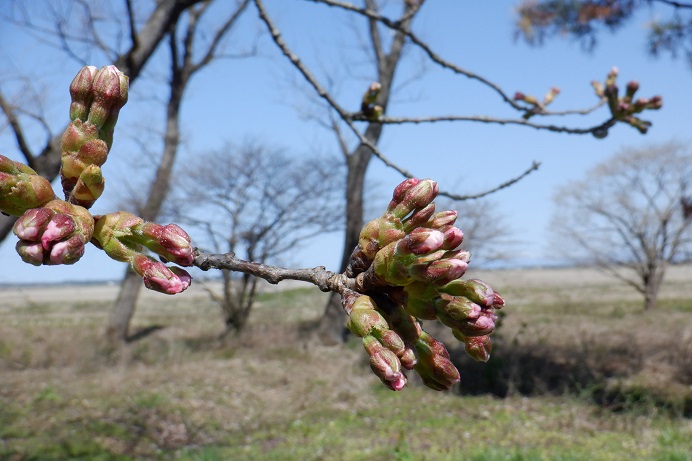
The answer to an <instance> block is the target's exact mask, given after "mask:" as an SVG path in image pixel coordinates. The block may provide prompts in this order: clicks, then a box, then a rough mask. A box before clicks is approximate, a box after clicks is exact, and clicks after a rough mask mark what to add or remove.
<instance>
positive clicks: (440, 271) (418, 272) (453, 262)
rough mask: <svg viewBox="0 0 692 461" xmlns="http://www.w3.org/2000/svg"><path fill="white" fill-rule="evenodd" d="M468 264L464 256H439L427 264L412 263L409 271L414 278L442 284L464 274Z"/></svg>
mask: <svg viewBox="0 0 692 461" xmlns="http://www.w3.org/2000/svg"><path fill="white" fill-rule="evenodd" d="M450 253H454V252H450ZM468 266H469V264H468V261H467V260H465V259H464V258H457V257H449V258H440V259H438V260H437V261H433V262H431V263H429V264H417V265H412V266H411V267H410V269H409V273H410V275H411V278H412V279H414V280H418V281H421V282H426V283H431V284H433V285H438V286H442V285H446V284H447V283H449V282H451V281H452V280H455V279H458V278H459V277H461V276H462V275H464V273H465V272H466V269H467V268H468Z"/></svg>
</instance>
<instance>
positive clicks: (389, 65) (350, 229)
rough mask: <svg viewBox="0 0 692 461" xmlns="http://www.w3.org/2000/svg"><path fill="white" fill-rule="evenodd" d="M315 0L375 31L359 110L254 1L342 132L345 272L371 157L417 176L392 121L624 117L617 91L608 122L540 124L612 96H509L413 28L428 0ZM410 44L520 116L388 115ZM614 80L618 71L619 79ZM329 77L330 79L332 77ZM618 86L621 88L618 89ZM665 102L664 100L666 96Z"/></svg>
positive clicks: (336, 317) (600, 131) (336, 318)
mask: <svg viewBox="0 0 692 461" xmlns="http://www.w3.org/2000/svg"><path fill="white" fill-rule="evenodd" d="M309 1H311V2H314V3H317V4H321V5H324V6H329V7H332V8H336V9H338V10H341V11H343V12H344V13H346V14H351V15H356V17H357V16H360V17H362V18H363V23H362V24H363V27H364V31H366V32H365V33H366V36H367V37H368V45H369V50H368V53H369V56H370V57H371V61H372V63H373V69H372V71H371V72H372V79H373V80H374V81H375V82H376V83H375V84H374V85H373V86H371V87H370V88H369V89H368V91H366V93H365V96H364V98H363V101H362V104H361V106H360V110H358V111H356V112H351V111H348V110H346V109H345V107H347V104H352V102H353V101H350V102H346V103H344V104H341V103H339V102H338V101H337V99H336V97H335V96H334V95H333V94H332V93H330V92H329V91H328V90H327V89H326V88H327V86H326V85H323V84H322V83H321V82H320V81H319V79H318V78H317V77H316V75H315V74H314V72H313V71H312V70H311V69H309V68H308V67H307V66H306V64H305V63H304V61H303V60H302V59H301V58H300V56H299V55H298V54H296V52H294V51H293V50H292V48H291V47H290V46H289V44H288V42H287V40H286V39H284V37H283V35H282V33H281V31H280V30H279V28H278V26H277V25H276V23H275V22H274V21H273V19H272V17H271V16H270V14H269V12H268V10H267V8H266V7H265V5H264V1H263V0H254V3H255V6H256V7H257V10H258V12H259V14H260V18H261V19H262V21H263V22H264V23H265V25H266V27H267V30H268V31H269V33H270V34H271V36H272V39H273V40H274V43H275V44H276V46H277V47H278V48H279V49H280V51H281V53H282V54H283V55H284V56H285V57H286V58H287V59H288V60H289V61H290V63H291V64H292V65H293V66H294V67H295V68H296V70H297V71H298V72H299V74H300V75H301V76H302V77H303V78H304V79H305V81H306V82H307V84H308V85H309V86H310V87H312V89H313V90H314V91H315V93H316V94H317V95H318V96H319V97H320V98H321V100H322V101H323V102H324V103H325V105H326V106H327V107H328V109H329V110H330V111H331V114H332V117H331V118H330V120H332V124H331V127H332V129H333V130H334V132H335V133H336V134H337V139H338V144H339V147H340V150H341V152H342V154H343V157H344V160H345V163H346V167H347V180H346V191H345V194H346V229H345V239H344V243H345V245H344V251H343V255H342V267H341V269H342V270H343V269H344V268H345V265H346V263H347V261H348V260H349V258H350V255H351V252H352V250H353V248H354V247H355V246H356V245H357V243H358V236H359V233H360V229H361V228H362V226H363V203H364V201H363V191H364V187H365V174H366V172H367V169H368V166H369V164H370V161H371V160H372V159H373V158H377V159H379V160H380V161H382V162H383V163H384V164H385V165H387V166H388V167H390V168H393V169H395V170H396V171H398V172H399V173H401V174H402V175H403V176H405V177H412V176H413V174H412V173H410V172H409V171H407V170H406V169H404V168H402V167H401V166H400V165H398V164H397V163H396V162H395V161H394V160H392V159H390V158H389V157H387V156H385V154H384V153H383V152H382V151H381V150H380V149H379V148H378V147H377V144H378V142H379V140H380V138H381V136H382V133H383V129H384V127H385V126H386V125H388V124H397V125H399V124H411V125H419V124H428V123H437V122H461V123H463V122H474V123H491V124H498V125H508V124H513V125H520V126H525V127H529V128H532V129H538V130H546V131H552V132H557V133H571V134H591V135H594V136H596V137H599V138H600V137H604V136H605V135H607V133H608V130H609V129H610V128H611V127H613V126H614V125H615V124H616V123H617V122H618V121H625V119H624V118H623V117H622V115H619V114H618V113H617V110H618V109H617V107H620V106H618V105H617V103H616V102H615V100H616V99H617V97H615V98H614V97H613V96H611V97H610V101H611V102H612V103H613V104H611V105H609V107H610V108H611V114H609V116H606V118H605V120H604V121H603V122H602V123H599V124H597V125H594V126H591V127H586V128H578V127H570V126H565V125H555V124H552V123H540V122H537V121H534V120H536V119H541V118H550V117H556V116H563V115H567V114H573V115H576V114H579V115H587V114H591V113H593V112H594V111H596V110H597V109H599V108H601V107H602V106H604V105H606V100H607V98H606V97H605V95H604V94H602V93H601V94H599V96H600V100H599V102H598V103H597V104H595V105H593V106H591V107H587V108H584V109H577V110H567V111H559V112H557V111H550V110H548V108H547V106H548V105H549V104H550V103H551V101H552V100H553V99H554V97H555V95H556V94H557V91H554V90H551V91H549V92H548V94H547V95H546V97H545V98H544V99H543V100H542V101H539V100H538V99H537V98H534V97H529V96H527V95H524V94H523V93H521V92H517V93H516V94H513V95H510V94H509V93H507V92H506V91H504V90H503V89H502V88H501V87H500V86H499V85H497V84H495V83H493V82H492V81H491V80H489V79H487V78H485V77H483V76H481V75H478V74H476V73H474V72H472V71H470V70H468V69H465V68H463V67H461V66H459V65H457V64H455V63H453V62H450V61H448V60H446V59H444V58H443V57H442V56H440V55H439V54H438V53H436V52H435V51H434V50H433V49H432V48H431V47H430V46H429V45H428V44H427V43H426V42H425V41H424V40H422V39H421V38H419V37H418V35H417V34H416V33H414V32H413V28H412V24H413V21H414V19H415V17H416V15H417V14H418V13H419V12H420V10H421V8H422V7H423V5H424V3H425V1H424V0H407V1H401V2H397V3H396V5H397V6H399V9H398V10H397V8H396V7H393V6H391V5H387V4H386V3H387V2H378V1H377V0H363V1H362V2H360V4H361V5H362V6H359V5H355V4H352V3H348V2H345V1H340V0H309ZM385 10H386V12H387V13H390V12H391V11H392V10H397V11H399V14H398V16H395V17H389V16H388V15H386V14H385ZM406 47H411V48H412V49H415V50H418V51H419V52H420V53H421V54H422V55H423V56H424V57H425V58H426V59H427V60H428V61H429V62H432V63H433V64H434V65H436V66H439V67H441V68H443V69H445V70H447V71H449V72H452V73H453V74H455V75H457V76H461V77H465V78H467V79H470V80H472V81H473V82H476V83H478V84H479V85H481V86H483V87H485V88H488V89H490V90H491V91H492V92H493V93H494V94H496V95H497V96H498V97H499V98H500V100H502V101H503V102H504V103H505V104H507V105H508V106H509V107H510V108H511V109H512V110H513V111H515V113H516V114H517V116H516V117H514V118H512V117H510V118H505V117H494V116H489V115H458V114H454V115H442V116H440V115H433V116H423V117H390V116H388V115H387V108H388V106H389V105H390V103H391V96H392V93H393V91H394V88H395V87H394V83H395V80H396V79H395V77H396V76H397V69H398V68H399V66H400V65H401V63H402V60H403V57H404V56H405V53H403V51H404V49H405V48H406ZM613 78H614V77H613ZM327 81H329V77H327ZM612 88H614V89H615V90H614V92H611V94H616V93H617V89H616V88H615V87H614V86H612V85H611V89H612ZM659 101H660V99H659ZM628 120H629V121H628V122H627V123H630V122H631V123H630V124H632V125H633V126H635V123H639V122H640V120H638V119H636V118H634V119H628ZM647 127H648V124H647V122H644V123H643V124H640V125H639V127H638V129H640V131H641V132H642V133H643V132H646V128H647ZM538 167H539V163H537V162H533V164H531V165H530V166H529V167H528V168H527V169H526V170H525V171H523V172H521V173H519V174H518V175H517V176H516V177H514V178H510V179H508V180H506V181H504V182H502V183H500V184H498V185H497V186H495V187H492V188H490V189H488V190H486V191H479V192H477V193H474V194H468V195H462V194H455V193H452V192H449V191H441V193H440V195H442V196H447V197H449V198H452V199H454V200H467V199H471V198H480V197H484V196H486V195H489V194H492V193H494V192H496V191H498V190H501V189H504V188H506V187H510V186H511V185H513V184H515V183H516V182H517V181H519V180H521V179H522V178H524V177H525V176H527V175H528V174H530V173H532V172H534V171H536V170H537V169H538ZM322 326H323V331H324V333H325V334H324V335H323V337H326V336H327V335H329V336H331V337H332V338H334V339H337V338H340V337H341V334H342V332H343V313H342V309H341V306H340V304H339V298H338V296H332V297H331V298H330V301H329V303H328V305H327V307H326V309H325V315H324V318H323V322H322Z"/></svg>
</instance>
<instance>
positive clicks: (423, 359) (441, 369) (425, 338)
mask: <svg viewBox="0 0 692 461" xmlns="http://www.w3.org/2000/svg"><path fill="white" fill-rule="evenodd" d="M414 347H415V351H416V355H417V356H418V362H417V363H416V366H415V367H414V368H413V369H414V370H415V371H416V372H417V373H418V374H419V375H420V377H421V379H422V380H423V383H424V384H425V385H426V386H428V387H429V388H431V389H435V390H438V391H442V390H448V389H449V388H450V387H451V386H452V385H453V384H454V383H457V382H459V380H460V376H459V371H458V370H457V369H456V367H455V366H454V365H453V364H452V362H451V361H450V360H449V353H448V352H447V349H446V348H445V346H444V344H442V343H441V342H439V341H437V340H436V339H434V338H433V337H432V336H430V335H428V334H427V333H425V332H423V333H422V334H421V336H420V338H419V339H418V340H417V341H416V342H415V344H414Z"/></svg>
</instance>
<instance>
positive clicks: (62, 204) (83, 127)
mask: <svg viewBox="0 0 692 461" xmlns="http://www.w3.org/2000/svg"><path fill="white" fill-rule="evenodd" d="M127 94H128V79H127V77H126V76H125V75H123V74H122V73H121V72H120V71H119V70H118V69H117V68H116V67H115V66H106V67H103V68H101V69H100V70H99V69H97V68H96V67H93V66H87V67H84V68H83V69H82V70H81V71H80V72H79V73H78V74H77V76H76V77H75V78H74V80H73V81H72V84H71V85H70V95H71V97H72V103H71V104H70V120H71V121H70V124H69V125H68V127H67V129H66V130H65V133H64V134H63V138H62V143H61V150H62V152H61V169H60V176H61V182H62V188H63V192H64V194H65V200H59V199H57V198H56V196H55V193H54V191H53V189H52V187H51V185H50V182H49V181H48V180H46V179H45V178H43V177H41V176H39V175H38V174H36V172H35V171H34V170H32V169H31V168H29V167H28V166H26V165H24V164H22V163H19V162H15V161H12V160H10V159H9V158H7V157H4V156H2V155H0V212H2V213H4V214H7V215H14V216H20V217H19V219H18V220H17V222H16V223H15V226H14V233H15V235H17V237H19V242H18V243H17V247H16V248H17V252H18V253H19V255H20V257H21V258H22V259H23V260H24V261H25V262H27V263H29V264H33V265H37V266H38V265H42V264H47V265H57V264H73V263H75V262H76V261H78V260H79V259H80V258H81V257H82V255H83V254H84V249H85V245H86V244H87V243H88V242H92V243H93V244H94V245H96V246H97V247H99V248H101V249H103V250H104V251H105V252H106V254H107V255H108V256H110V257H111V258H113V259H116V260H118V261H124V262H128V263H130V265H131V266H132V268H133V269H134V271H135V272H137V273H138V274H140V275H141V276H142V277H143V279H144V284H145V286H146V287H147V288H150V289H152V290H156V291H160V292H162V293H167V294H174V293H180V292H181V291H183V290H185V289H186V288H187V287H188V286H189V285H190V282H191V278H190V275H189V274H188V273H187V272H186V271H184V270H182V269H180V268H176V267H172V268H169V267H167V266H166V265H165V264H164V263H163V262H161V261H157V260H154V259H152V258H150V257H149V256H147V255H145V254H144V253H143V251H144V250H145V249H148V250H149V251H151V252H153V253H156V254H157V255H159V256H160V257H161V258H162V259H164V260H166V261H170V262H172V263H175V264H178V265H181V266H191V265H192V260H193V254H192V245H191V243H190V237H189V236H188V234H187V233H186V232H185V231H184V230H182V229H181V228H180V227H178V226H177V225H175V224H169V225H167V226H161V225H158V224H154V223H148V222H144V220H142V219H141V218H139V217H137V216H135V215H133V214H131V213H126V212H117V213H112V214H107V215H104V216H96V217H94V216H92V215H91V214H90V213H89V211H88V208H90V207H91V206H92V205H93V204H94V202H95V201H96V200H97V199H98V198H99V197H100V196H101V194H102V192H103V189H104V184H105V181H104V179H103V174H102V171H101V166H102V165H103V164H104V163H105V161H106V159H107V157H108V152H109V150H110V148H111V145H112V143H113V131H114V129H115V125H116V122H117V120H118V114H119V112H120V109H121V108H122V107H123V106H124V105H125V103H126V102H127Z"/></svg>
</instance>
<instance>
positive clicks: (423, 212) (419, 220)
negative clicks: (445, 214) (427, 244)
mask: <svg viewBox="0 0 692 461" xmlns="http://www.w3.org/2000/svg"><path fill="white" fill-rule="evenodd" d="M434 213H435V204H434V203H431V204H429V205H428V206H426V207H424V208H421V209H420V210H418V211H416V212H415V213H413V214H412V215H411V216H409V217H408V218H406V219H405V220H404V223H403V224H404V231H405V232H406V233H409V232H411V231H412V230H413V229H415V228H416V227H421V226H423V227H432V228H433V229H435V227H434V226H428V225H427V223H428V221H429V220H430V218H431V217H432V216H433V215H434Z"/></svg>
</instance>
